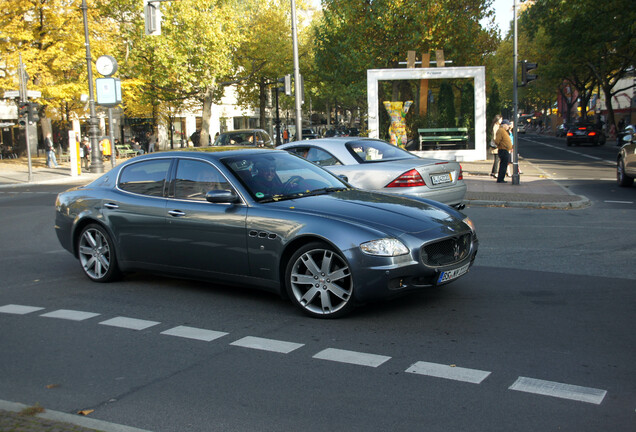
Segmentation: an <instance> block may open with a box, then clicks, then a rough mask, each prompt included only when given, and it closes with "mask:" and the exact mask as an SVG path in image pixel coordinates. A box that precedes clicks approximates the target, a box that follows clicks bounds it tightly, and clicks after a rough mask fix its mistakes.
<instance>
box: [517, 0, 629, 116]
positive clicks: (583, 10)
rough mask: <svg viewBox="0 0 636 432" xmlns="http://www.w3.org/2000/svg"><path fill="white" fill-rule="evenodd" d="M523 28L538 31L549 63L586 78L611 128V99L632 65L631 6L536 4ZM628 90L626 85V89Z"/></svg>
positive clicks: (616, 0)
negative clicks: (598, 93)
mask: <svg viewBox="0 0 636 432" xmlns="http://www.w3.org/2000/svg"><path fill="white" fill-rule="evenodd" d="M526 13H527V14H528V20H527V21H526V26H527V28H528V29H529V30H530V31H531V32H536V31H538V30H539V28H543V30H544V32H545V35H546V36H547V38H548V40H549V44H550V45H549V46H550V47H551V48H552V49H554V52H555V54H556V55H554V56H553V57H552V61H557V62H560V63H562V66H563V67H564V68H569V69H570V72H571V73H570V75H571V76H573V75H574V74H575V73H577V72H578V73H579V75H580V76H581V75H583V76H584V75H586V74H581V73H580V69H582V68H584V69H587V70H589V71H590V72H591V74H592V75H593V76H594V78H595V80H596V82H597V83H598V84H599V85H600V87H601V89H602V91H603V93H604V95H605V101H606V104H607V109H608V115H607V124H609V125H614V109H613V106H612V99H613V96H614V95H616V94H617V93H618V92H622V91H625V90H626V89H622V88H617V87H616V84H617V83H618V81H619V80H620V79H621V78H623V77H625V76H626V74H627V73H628V71H629V70H630V68H633V67H634V64H635V62H636V31H635V30H636V9H635V8H634V5H633V1H632V0H608V1H603V2H599V1H594V0H577V1H576V2H563V1H560V0H536V2H535V4H534V6H533V7H531V8H528V10H527V12H526ZM631 87H633V84H631V85H630V86H629V87H628V88H631Z"/></svg>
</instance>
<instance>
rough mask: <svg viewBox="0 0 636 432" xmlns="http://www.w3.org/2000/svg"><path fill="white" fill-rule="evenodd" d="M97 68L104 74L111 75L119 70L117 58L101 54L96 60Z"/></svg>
mask: <svg viewBox="0 0 636 432" xmlns="http://www.w3.org/2000/svg"><path fill="white" fill-rule="evenodd" d="M95 68H96V69H97V72H99V73H100V74H101V75H103V76H106V77H108V76H111V75H112V74H114V73H115V72H117V60H115V59H114V58H113V57H111V56H109V55H103V56H100V57H99V58H98V59H97V61H96V62H95Z"/></svg>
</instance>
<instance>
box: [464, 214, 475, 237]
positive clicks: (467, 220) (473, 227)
mask: <svg viewBox="0 0 636 432" xmlns="http://www.w3.org/2000/svg"><path fill="white" fill-rule="evenodd" d="M463 222H464V223H465V224H466V225H468V226H469V227H470V229H471V231H472V232H473V233H474V232H476V230H475V224H474V223H473V221H471V220H470V218H468V217H467V218H464V220H463Z"/></svg>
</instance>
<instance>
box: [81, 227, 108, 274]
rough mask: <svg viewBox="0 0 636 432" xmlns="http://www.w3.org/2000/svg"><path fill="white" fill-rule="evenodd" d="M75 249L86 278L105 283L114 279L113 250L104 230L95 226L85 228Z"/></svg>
mask: <svg viewBox="0 0 636 432" xmlns="http://www.w3.org/2000/svg"><path fill="white" fill-rule="evenodd" d="M77 249H78V255H79V260H80V263H81V264H82V269H83V270H84V273H86V276H88V277H89V278H91V279H92V280H94V281H96V282H107V281H109V280H112V279H113V278H114V277H115V275H116V274H117V262H116V261H115V250H114V248H113V245H112V242H111V240H110V236H109V235H108V233H107V232H106V231H105V230H104V228H102V227H101V226H99V225H96V224H91V225H88V226H86V227H85V228H84V229H83V230H82V233H81V234H80V237H79V243H78V248H77Z"/></svg>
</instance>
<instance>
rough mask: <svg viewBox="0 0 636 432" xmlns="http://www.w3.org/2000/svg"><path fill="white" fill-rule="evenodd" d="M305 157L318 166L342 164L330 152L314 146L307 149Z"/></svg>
mask: <svg viewBox="0 0 636 432" xmlns="http://www.w3.org/2000/svg"><path fill="white" fill-rule="evenodd" d="M305 158H306V159H307V160H310V161H312V162H313V163H315V164H316V165H320V166H330V165H342V163H340V161H339V160H338V159H336V158H335V157H333V155H332V154H330V153H327V152H326V151H324V150H322V149H319V148H315V147H314V148H310V149H309V152H308V153H307V156H305Z"/></svg>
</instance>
